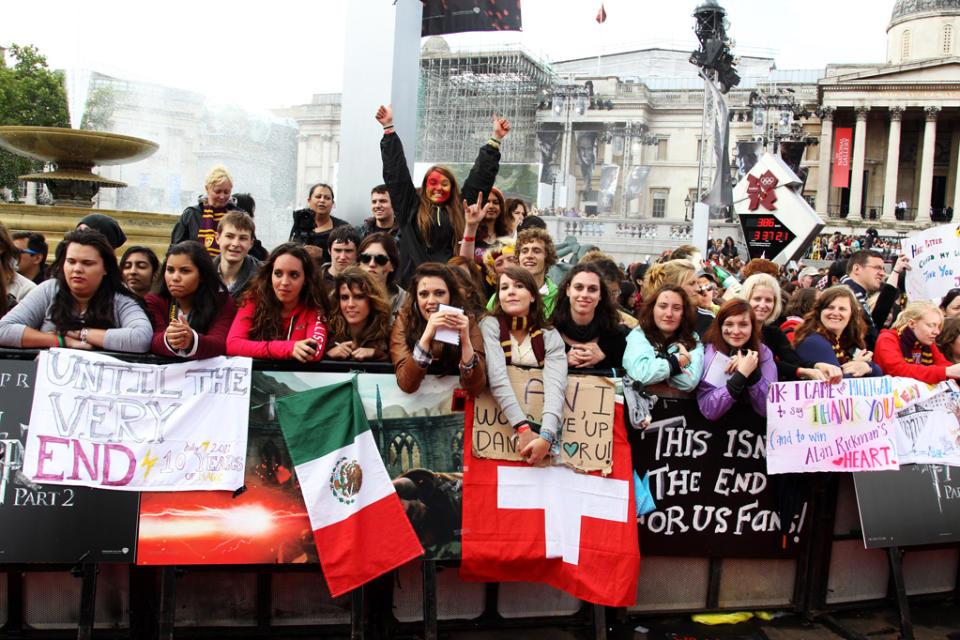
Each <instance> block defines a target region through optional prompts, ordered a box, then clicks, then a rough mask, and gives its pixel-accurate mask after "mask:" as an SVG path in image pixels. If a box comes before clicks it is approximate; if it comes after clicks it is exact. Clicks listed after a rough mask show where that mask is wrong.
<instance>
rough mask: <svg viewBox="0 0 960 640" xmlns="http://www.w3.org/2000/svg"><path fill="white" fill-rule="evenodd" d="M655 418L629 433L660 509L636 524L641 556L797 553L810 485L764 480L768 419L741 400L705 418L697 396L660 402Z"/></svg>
mask: <svg viewBox="0 0 960 640" xmlns="http://www.w3.org/2000/svg"><path fill="white" fill-rule="evenodd" d="M652 418H653V422H652V423H651V424H650V425H649V426H648V427H646V428H644V429H635V428H631V429H630V430H629V431H628V437H629V438H630V445H631V449H632V451H633V465H634V469H635V470H636V472H637V474H638V475H639V477H640V478H642V479H643V478H645V480H646V481H647V483H648V484H649V489H650V494H651V497H652V499H653V503H654V505H655V510H654V511H652V512H650V513H647V514H645V515H642V516H640V517H639V518H638V519H637V523H638V530H639V539H640V549H641V550H642V551H643V553H645V554H653V555H668V556H715V557H741V558H792V557H796V556H797V555H799V553H800V551H801V549H802V548H803V547H804V545H805V544H806V541H807V536H808V532H809V530H810V528H811V527H810V514H809V513H808V507H807V494H808V489H807V485H806V483H805V480H804V478H803V477H800V478H797V477H796V476H775V477H769V476H768V475H767V472H766V456H765V446H764V429H765V426H764V425H765V423H766V420H765V419H764V417H763V416H760V415H758V414H757V413H756V412H754V411H753V410H752V409H751V408H750V407H749V406H744V405H742V404H740V403H737V404H735V405H734V406H733V408H731V409H730V411H728V412H727V413H726V414H724V415H723V416H722V417H720V418H719V419H717V420H707V419H706V418H704V417H703V414H701V413H700V408H699V407H698V405H697V401H696V399H694V398H682V399H678V398H660V399H659V400H658V401H657V403H656V404H655V405H654V407H653V410H652ZM778 496H783V497H785V499H781V498H780V497H778Z"/></svg>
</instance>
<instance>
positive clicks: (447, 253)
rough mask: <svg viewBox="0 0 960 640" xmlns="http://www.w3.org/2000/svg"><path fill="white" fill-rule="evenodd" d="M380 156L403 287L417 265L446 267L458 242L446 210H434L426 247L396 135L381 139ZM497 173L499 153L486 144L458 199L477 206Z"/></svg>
mask: <svg viewBox="0 0 960 640" xmlns="http://www.w3.org/2000/svg"><path fill="white" fill-rule="evenodd" d="M380 156H381V159H382V160H383V182H384V184H386V185H387V191H388V192H389V193H390V201H391V202H392V203H393V213H394V216H395V220H396V222H397V225H398V226H399V227H400V239H399V241H398V245H399V248H400V273H399V276H398V277H397V282H399V283H400V286H403V287H405V286H406V285H407V283H408V282H409V281H410V276H411V275H412V274H413V271H414V270H415V269H416V268H417V265H419V264H421V263H424V262H440V263H445V262H446V261H447V260H449V259H450V258H452V257H453V246H454V241H455V240H456V241H459V240H460V238H454V237H453V233H454V232H453V225H452V224H451V222H450V218H449V217H448V215H447V211H446V207H436V208H435V211H434V213H435V215H434V216H431V218H432V220H433V224H432V225H431V228H430V246H429V247H428V246H427V243H426V242H425V241H424V238H423V235H422V234H421V233H420V225H419V224H417V211H418V210H419V209H420V195H419V193H418V192H417V188H416V187H415V186H414V184H413V179H412V178H411V177H410V172H409V171H408V170H407V161H406V158H405V157H404V155H403V145H402V144H401V142H400V136H398V135H397V134H395V133H390V134H387V135H385V136H383V139H382V140H381V141H380ZM499 170H500V151H498V150H497V149H495V148H494V147H492V146H490V145H489V144H485V145H483V146H482V147H480V152H479V153H478V154H477V159H476V160H474V162H473V168H472V169H470V175H469V176H467V179H466V180H465V181H464V183H463V185H461V187H460V193H461V197H462V198H463V199H464V200H466V201H467V202H476V200H477V194H479V193H481V192H483V193H484V194H486V193H489V191H490V189H491V188H492V187H493V183H494V181H495V180H496V179H497V171H499Z"/></svg>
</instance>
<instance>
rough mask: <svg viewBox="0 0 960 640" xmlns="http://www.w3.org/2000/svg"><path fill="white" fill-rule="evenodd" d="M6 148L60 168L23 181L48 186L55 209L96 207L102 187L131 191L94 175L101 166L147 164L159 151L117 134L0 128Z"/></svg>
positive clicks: (0, 140)
mask: <svg viewBox="0 0 960 640" xmlns="http://www.w3.org/2000/svg"><path fill="white" fill-rule="evenodd" d="M0 147H2V148H4V149H6V150H7V151H10V152H11V153H15V154H17V155H20V156H26V157H28V158H33V159H34V160H42V161H43V162H47V163H53V164H55V165H56V169H55V170H54V171H44V172H41V173H30V174H27V175H23V176H20V178H21V179H22V180H29V181H34V182H42V183H44V184H46V185H47V188H48V189H50V193H52V194H53V203H54V205H59V206H72V207H84V208H90V207H92V206H93V202H92V200H93V198H94V196H96V195H97V192H98V191H99V190H100V188H101V187H113V188H116V187H125V186H127V185H126V183H124V182H119V181H117V180H108V179H106V178H102V177H100V176H98V175H97V174H95V173H93V167H94V166H97V165H114V164H126V163H128V162H136V161H137V160H143V159H144V158H146V157H149V156H150V155H152V154H153V153H154V152H156V150H157V149H158V148H159V147H158V145H157V144H156V143H155V142H151V141H150V140H144V139H142V138H134V137H131V136H123V135H119V134H115V133H103V132H99V131H86V130H82V129H66V128H60V127H14V126H4V127H0Z"/></svg>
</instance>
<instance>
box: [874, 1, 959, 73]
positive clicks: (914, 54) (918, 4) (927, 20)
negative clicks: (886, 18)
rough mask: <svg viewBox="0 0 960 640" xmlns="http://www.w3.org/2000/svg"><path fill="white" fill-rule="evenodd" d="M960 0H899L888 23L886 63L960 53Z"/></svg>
mask: <svg viewBox="0 0 960 640" xmlns="http://www.w3.org/2000/svg"><path fill="white" fill-rule="evenodd" d="M957 29H960V0H897V1H896V2H895V3H894V5H893V13H892V14H891V15H890V26H888V27H887V64H904V63H910V62H916V61H918V60H931V59H934V58H949V57H952V56H955V55H958V54H957V52H956V48H955V47H954V40H955V39H956V38H955V34H956V33H957Z"/></svg>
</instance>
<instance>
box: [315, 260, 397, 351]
mask: <svg viewBox="0 0 960 640" xmlns="http://www.w3.org/2000/svg"><path fill="white" fill-rule="evenodd" d="M390 317H391V311H390V303H389V302H388V301H387V298H386V296H385V295H384V291H383V289H381V288H380V285H379V284H378V283H377V281H376V280H375V279H374V277H373V276H372V275H370V274H369V273H367V272H366V271H364V270H363V269H361V268H360V267H347V268H346V269H344V270H343V271H341V272H340V273H338V274H337V276H336V278H335V279H334V281H333V292H332V293H331V294H330V321H329V322H328V323H327V324H328V340H329V342H330V344H331V345H333V346H331V347H330V348H329V349H327V357H328V358H332V359H333V360H363V361H375V362H376V361H383V360H389V359H390V354H388V353H387V340H388V338H389V336H390Z"/></svg>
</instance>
